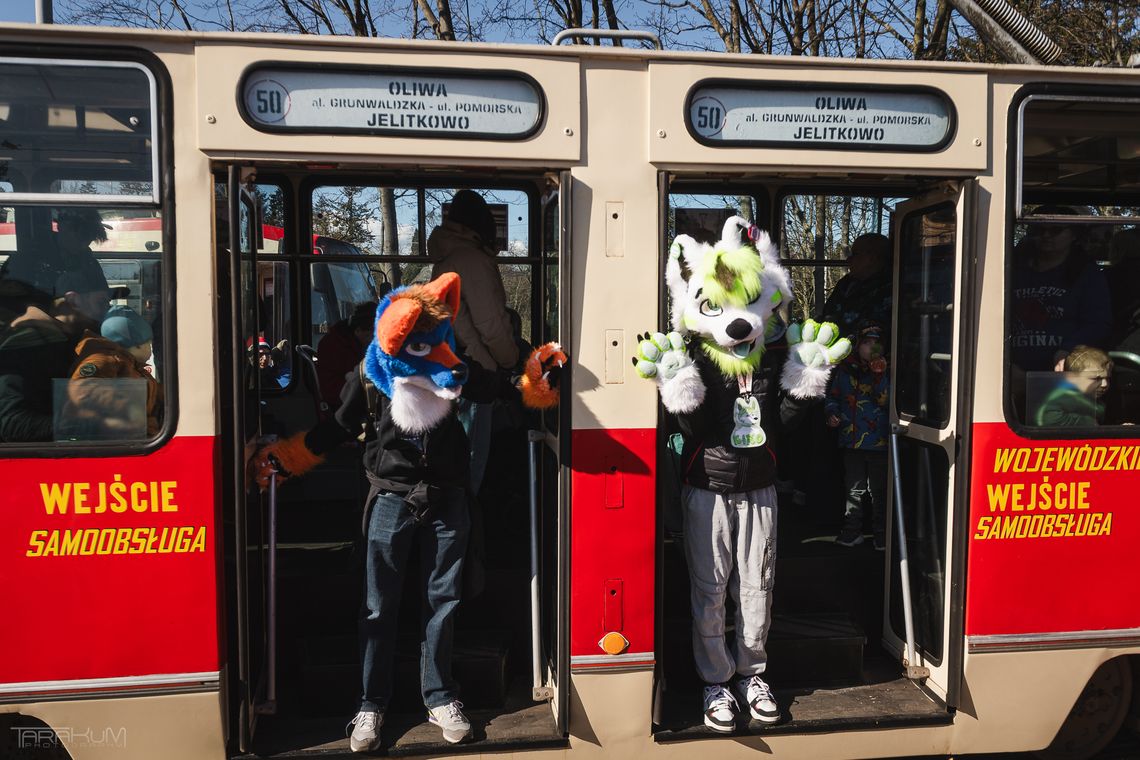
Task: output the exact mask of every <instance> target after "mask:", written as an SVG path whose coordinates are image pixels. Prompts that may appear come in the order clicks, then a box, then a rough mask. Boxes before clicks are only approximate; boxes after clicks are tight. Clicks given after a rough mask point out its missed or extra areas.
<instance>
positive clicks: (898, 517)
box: [891, 425, 929, 679]
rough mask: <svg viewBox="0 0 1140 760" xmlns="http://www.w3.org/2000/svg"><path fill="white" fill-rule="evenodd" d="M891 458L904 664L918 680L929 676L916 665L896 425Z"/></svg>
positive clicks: (893, 432)
mask: <svg viewBox="0 0 1140 760" xmlns="http://www.w3.org/2000/svg"><path fill="white" fill-rule="evenodd" d="M891 458H892V460H893V461H894V465H895V466H894V476H895V477H894V485H895V529H896V530H897V531H898V539H899V540H898V547H899V557H898V560H899V581H900V584H901V585H902V597H903V627H904V628H905V631H906V651H905V653H904V662H903V664H904V665H905V666H906V670H907V678H911V679H918V678H924V677H926V676H928V675H929V671H927V670H926V668H920V667H918V666H917V665H916V663H915V647H914V610H913V609H912V607H911V601H910V562H909V558H908V556H907V547H906V519H905V518H904V517H903V501H902V476H901V475H899V428H898V426H897V425H896V426H895V428H894V429H893V430H892V431H891Z"/></svg>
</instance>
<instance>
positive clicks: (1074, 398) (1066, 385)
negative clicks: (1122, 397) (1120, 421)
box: [1031, 346, 1112, 427]
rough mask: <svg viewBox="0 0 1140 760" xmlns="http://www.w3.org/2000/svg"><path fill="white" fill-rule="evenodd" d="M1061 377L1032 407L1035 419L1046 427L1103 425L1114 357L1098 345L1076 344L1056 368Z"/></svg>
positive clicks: (1036, 422) (1038, 423)
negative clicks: (1106, 394) (1095, 346)
mask: <svg viewBox="0 0 1140 760" xmlns="http://www.w3.org/2000/svg"><path fill="white" fill-rule="evenodd" d="M1057 372H1058V373H1059V374H1060V377H1059V379H1058V380H1057V381H1056V382H1055V383H1054V384H1052V386H1051V387H1048V388H1047V390H1046V392H1045V394H1044V398H1043V399H1042V400H1041V401H1040V403H1039V404H1038V405H1037V406H1036V407H1031V409H1033V410H1034V411H1033V414H1034V422H1035V424H1037V425H1039V426H1047V427H1092V426H1095V425H1102V424H1104V422H1105V417H1104V397H1105V393H1106V392H1107V391H1108V388H1109V384H1110V382H1111V380H1112V360H1111V359H1109V358H1108V354H1106V353H1105V352H1104V351H1101V350H1100V349H1099V348H1092V347H1090V346H1076V347H1075V348H1073V350H1072V351H1070V352H1069V353H1068V354H1067V355H1066V356H1065V358H1064V359H1062V360H1061V364H1060V366H1059V367H1058V368H1057Z"/></svg>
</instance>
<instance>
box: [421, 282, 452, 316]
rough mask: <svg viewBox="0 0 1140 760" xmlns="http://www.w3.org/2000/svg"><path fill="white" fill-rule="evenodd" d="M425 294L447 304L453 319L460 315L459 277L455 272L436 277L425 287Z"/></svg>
mask: <svg viewBox="0 0 1140 760" xmlns="http://www.w3.org/2000/svg"><path fill="white" fill-rule="evenodd" d="M424 292H425V293H427V294H428V295H429V296H433V297H435V298H438V299H439V300H440V301H442V302H443V303H445V304H446V305H447V309H448V311H450V312H451V316H452V318H454V317H455V315H456V314H458V313H459V275H457V274H456V273H455V272H444V273H443V274H441V275H440V276H439V277H436V278H435V279H434V280H432V281H431V282H429V283H428V284H427V285H424Z"/></svg>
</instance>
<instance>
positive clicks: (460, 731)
mask: <svg viewBox="0 0 1140 760" xmlns="http://www.w3.org/2000/svg"><path fill="white" fill-rule="evenodd" d="M461 707H463V703H462V702H460V701H459V700H458V699H453V700H452V701H450V702H448V703H447V704H446V705H440V706H439V707H429V708H428V722H430V723H434V724H436V725H437V726H439V727H440V728H441V729H443V738H444V739H445V740H446V741H448V742H449V743H451V744H458V743H459V742H461V741H463V740H464V739H466V738H467V737H468V736H470V735H471V721H469V720H467V716H466V715H464V714H463V711H462V710H460V709H459V708H461Z"/></svg>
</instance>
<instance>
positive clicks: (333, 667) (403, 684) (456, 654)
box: [300, 630, 510, 715]
mask: <svg viewBox="0 0 1140 760" xmlns="http://www.w3.org/2000/svg"><path fill="white" fill-rule="evenodd" d="M509 641H510V633H509V632H508V631H498V630H491V631H486V630H485V631H456V634H455V645H454V648H453V650H452V665H451V669H452V675H453V676H454V677H455V680H456V681H457V682H458V683H459V688H460V698H461V699H462V700H463V704H464V705H466V706H468V707H472V708H481V707H501V706H502V705H503V702H504V700H505V699H506V694H507V684H508V675H507V674H508V670H507V666H508V660H509V659H510V647H509V643H508V642H509ZM300 680H301V689H302V692H301V693H302V695H303V697H302V699H303V700H304V701H305V702H306V704H305V706H304V708H303V709H304V710H305V712H306V714H309V715H330V714H340V713H351V712H352V711H353V710H355V709H356V707H357V706H358V705H359V700H360V658H359V644H358V641H357V638H356V636H326V637H319V638H310V639H307V640H305V641H304V642H303V645H302V647H301V667H300ZM421 706H422V699H421V697H420V646H419V640H418V639H415V638H410V637H401V638H400V639H399V640H398V641H397V644H396V655H395V678H394V682H393V692H392V703H391V707H392V709H394V710H408V711H414V710H419V709H420V707H421Z"/></svg>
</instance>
